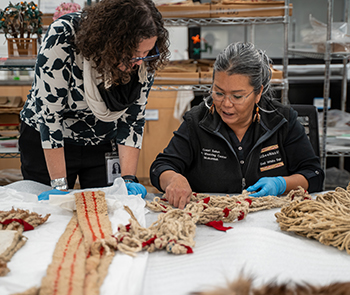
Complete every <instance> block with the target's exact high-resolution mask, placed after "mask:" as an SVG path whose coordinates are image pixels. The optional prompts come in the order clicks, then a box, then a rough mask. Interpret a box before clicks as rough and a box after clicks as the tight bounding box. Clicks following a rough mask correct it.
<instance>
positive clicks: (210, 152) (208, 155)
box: [201, 148, 227, 161]
mask: <svg viewBox="0 0 350 295" xmlns="http://www.w3.org/2000/svg"><path fill="white" fill-rule="evenodd" d="M201 154H202V156H203V159H204V160H209V161H219V160H220V159H224V160H226V159H227V156H226V155H222V154H221V152H220V151H219V150H216V149H211V148H202V151H201Z"/></svg>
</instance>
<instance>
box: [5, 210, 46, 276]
mask: <svg viewBox="0 0 350 295" xmlns="http://www.w3.org/2000/svg"><path fill="white" fill-rule="evenodd" d="M49 216H50V214H47V215H46V216H45V217H41V215H39V214H37V213H35V212H29V211H28V210H22V209H14V208H12V209H11V210H10V211H0V230H15V231H17V233H16V234H15V236H14V237H13V241H12V243H11V245H10V246H9V247H8V248H7V249H6V250H5V252H3V253H1V255H0V276H5V275H6V274H7V273H8V272H9V271H10V270H9V269H8V268H7V262H9V261H10V260H11V258H12V256H13V255H14V254H15V253H16V252H17V251H18V250H19V249H20V248H22V246H23V245H24V244H25V243H26V241H27V238H26V237H25V236H23V235H22V233H23V231H24V226H23V225H22V224H21V223H20V222H18V221H12V222H11V223H9V224H3V223H6V222H7V221H11V220H13V219H14V220H22V221H23V222H25V223H27V224H28V226H31V229H33V228H35V227H37V226H38V225H40V224H43V223H44V222H46V220H47V219H48V218H49Z"/></svg>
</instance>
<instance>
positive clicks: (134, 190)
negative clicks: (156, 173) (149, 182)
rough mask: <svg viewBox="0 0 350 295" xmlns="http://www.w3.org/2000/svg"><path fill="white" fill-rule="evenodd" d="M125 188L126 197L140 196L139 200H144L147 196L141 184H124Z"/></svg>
mask: <svg viewBox="0 0 350 295" xmlns="http://www.w3.org/2000/svg"><path fill="white" fill-rule="evenodd" d="M125 186H126V188H127V190H128V195H139V194H141V198H142V199H144V198H145V197H146V195H147V190H146V188H145V187H144V186H143V185H142V184H141V183H136V182H126V183H125Z"/></svg>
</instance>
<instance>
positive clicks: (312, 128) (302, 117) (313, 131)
mask: <svg viewBox="0 0 350 295" xmlns="http://www.w3.org/2000/svg"><path fill="white" fill-rule="evenodd" d="M291 107H292V108H293V109H294V110H296V111H297V112H298V121H299V122H300V123H301V124H302V125H303V126H304V128H305V132H306V134H307V136H308V137H309V139H310V142H311V145H312V147H313V148H314V151H315V154H316V156H318V157H319V156H320V138H319V133H318V111H317V108H316V107H315V106H314V105H306V104H292V105H291Z"/></svg>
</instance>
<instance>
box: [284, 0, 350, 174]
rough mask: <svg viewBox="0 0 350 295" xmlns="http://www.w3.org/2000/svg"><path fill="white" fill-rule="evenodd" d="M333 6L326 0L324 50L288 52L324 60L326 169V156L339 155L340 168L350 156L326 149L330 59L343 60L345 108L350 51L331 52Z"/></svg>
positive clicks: (323, 153)
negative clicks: (346, 157) (321, 51)
mask: <svg viewBox="0 0 350 295" xmlns="http://www.w3.org/2000/svg"><path fill="white" fill-rule="evenodd" d="M344 6H345V9H344V19H345V20H346V21H347V22H348V8H349V0H344ZM333 7H334V0H328V1H327V33H326V43H325V45H326V46H325V52H324V53H319V52H315V51H310V50H305V49H289V53H293V54H297V55H301V56H304V57H308V58H315V59H323V60H324V61H325V74H324V88H323V119H322V121H323V122H322V123H323V124H322V125H323V133H322V142H321V168H322V169H323V170H324V171H326V157H340V164H339V166H340V167H341V168H344V156H350V149H349V151H348V150H346V149H344V150H339V151H327V149H326V146H327V115H328V97H329V92H330V91H329V89H330V79H331V69H330V65H331V61H332V60H342V61H343V75H342V92H341V93H342V95H341V110H342V111H345V109H346V99H347V64H348V60H349V57H350V52H334V53H332V50H331V46H332V44H333V42H332V25H333Z"/></svg>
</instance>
